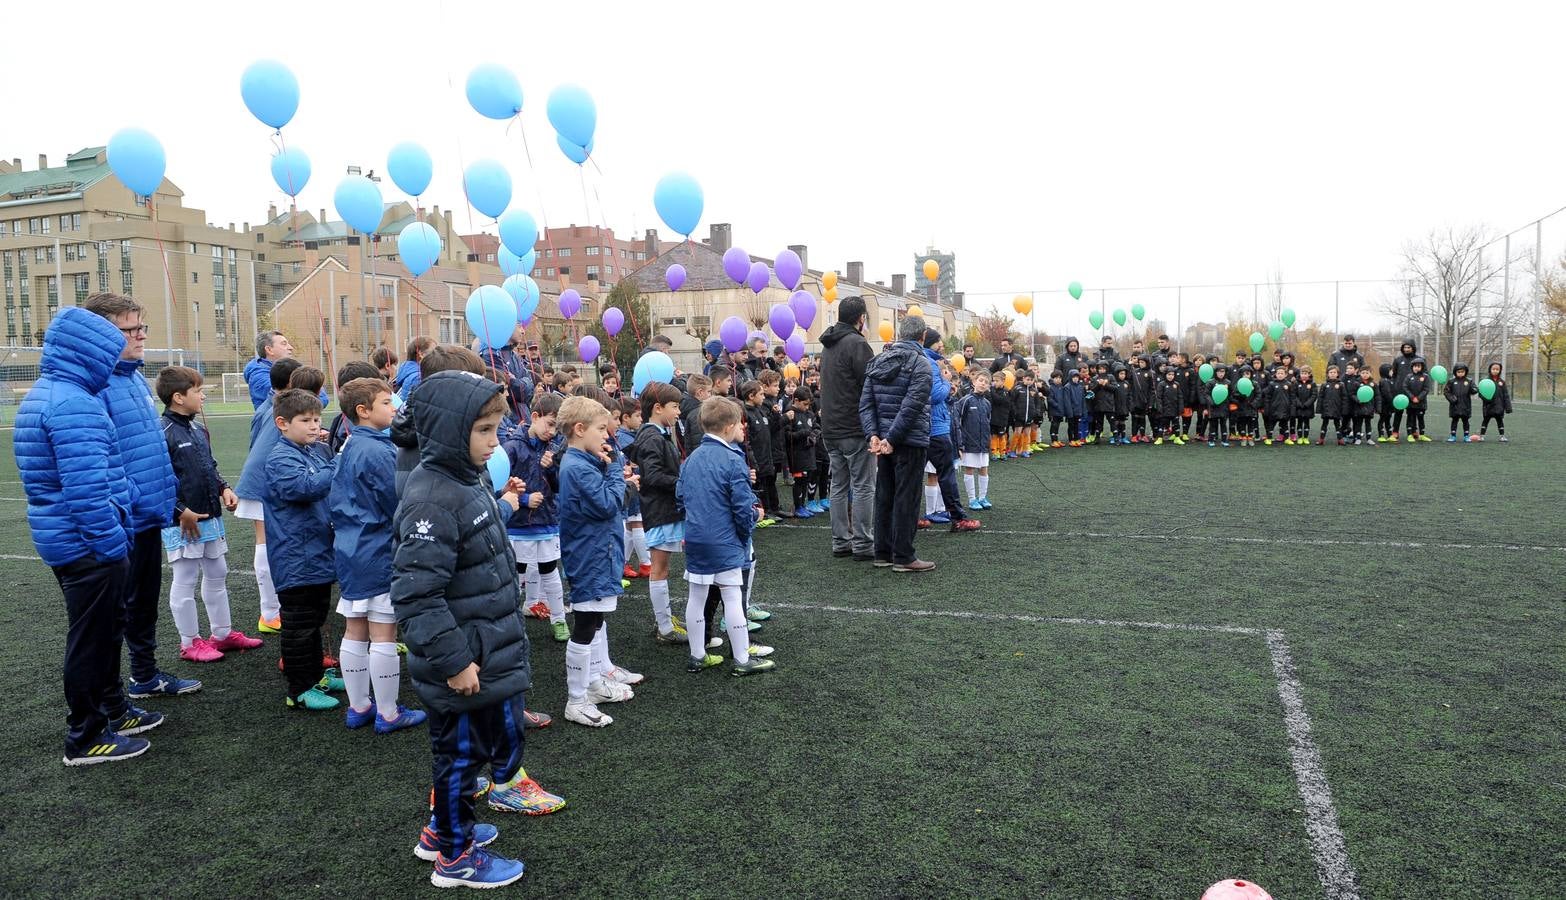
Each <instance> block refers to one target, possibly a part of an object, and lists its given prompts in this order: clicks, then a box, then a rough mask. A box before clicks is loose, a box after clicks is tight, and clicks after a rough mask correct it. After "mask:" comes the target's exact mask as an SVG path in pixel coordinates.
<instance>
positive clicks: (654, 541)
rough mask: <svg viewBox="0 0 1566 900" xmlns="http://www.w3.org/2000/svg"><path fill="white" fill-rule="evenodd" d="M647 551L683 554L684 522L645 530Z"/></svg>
mask: <svg viewBox="0 0 1566 900" xmlns="http://www.w3.org/2000/svg"><path fill="white" fill-rule="evenodd" d="M647 549H649V550H662V551H663V552H664V553H684V552H685V522H684V521H683V520H682V521H679V522H670V523H669V524H667V525H654V526H653V527H651V528H649V529H647Z"/></svg>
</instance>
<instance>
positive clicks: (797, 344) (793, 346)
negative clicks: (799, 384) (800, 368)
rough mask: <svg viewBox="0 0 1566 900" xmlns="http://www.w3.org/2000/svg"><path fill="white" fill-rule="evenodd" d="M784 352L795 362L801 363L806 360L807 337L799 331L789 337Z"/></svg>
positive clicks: (784, 344) (784, 345)
mask: <svg viewBox="0 0 1566 900" xmlns="http://www.w3.org/2000/svg"><path fill="white" fill-rule="evenodd" d="M783 352H784V353H787V354H788V358H789V359H792V360H793V361H794V362H799V361H800V360H801V359H804V358H805V335H804V334H803V333H801V332H798V331H796V332H794V333H793V334H791V335H789V336H788V340H786V341H784V342H783Z"/></svg>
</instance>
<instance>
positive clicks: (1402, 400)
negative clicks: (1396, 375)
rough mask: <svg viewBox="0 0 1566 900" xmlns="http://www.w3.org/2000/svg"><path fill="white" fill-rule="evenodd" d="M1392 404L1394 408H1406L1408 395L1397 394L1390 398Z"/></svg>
mask: <svg viewBox="0 0 1566 900" xmlns="http://www.w3.org/2000/svg"><path fill="white" fill-rule="evenodd" d="M1392 406H1393V407H1394V408H1396V409H1408V395H1407V394H1398V395H1397V396H1396V397H1393V398H1392Z"/></svg>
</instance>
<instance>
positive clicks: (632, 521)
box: [625, 513, 642, 526]
mask: <svg viewBox="0 0 1566 900" xmlns="http://www.w3.org/2000/svg"><path fill="white" fill-rule="evenodd" d="M625 524H626V525H628V526H629V525H640V524H642V514H641V513H637V514H636V515H634V516H626V517H625Z"/></svg>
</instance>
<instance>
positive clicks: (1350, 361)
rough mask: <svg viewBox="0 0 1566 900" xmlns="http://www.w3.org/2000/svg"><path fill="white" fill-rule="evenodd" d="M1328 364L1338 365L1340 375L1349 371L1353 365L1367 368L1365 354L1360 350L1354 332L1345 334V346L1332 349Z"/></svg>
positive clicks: (1357, 367) (1358, 367)
mask: <svg viewBox="0 0 1566 900" xmlns="http://www.w3.org/2000/svg"><path fill="white" fill-rule="evenodd" d="M1327 365H1329V366H1337V367H1338V374H1339V375H1342V374H1343V373H1345V372H1347V371H1348V367H1349V366H1351V365H1352V366H1353V367H1354V368H1356V369H1363V368H1365V354H1363V353H1361V352H1359V347H1358V345H1356V344H1355V343H1354V336H1353V335H1352V334H1345V335H1344V336H1343V348H1342V349H1341V350H1334V351H1332V355H1331V356H1329V357H1327Z"/></svg>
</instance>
